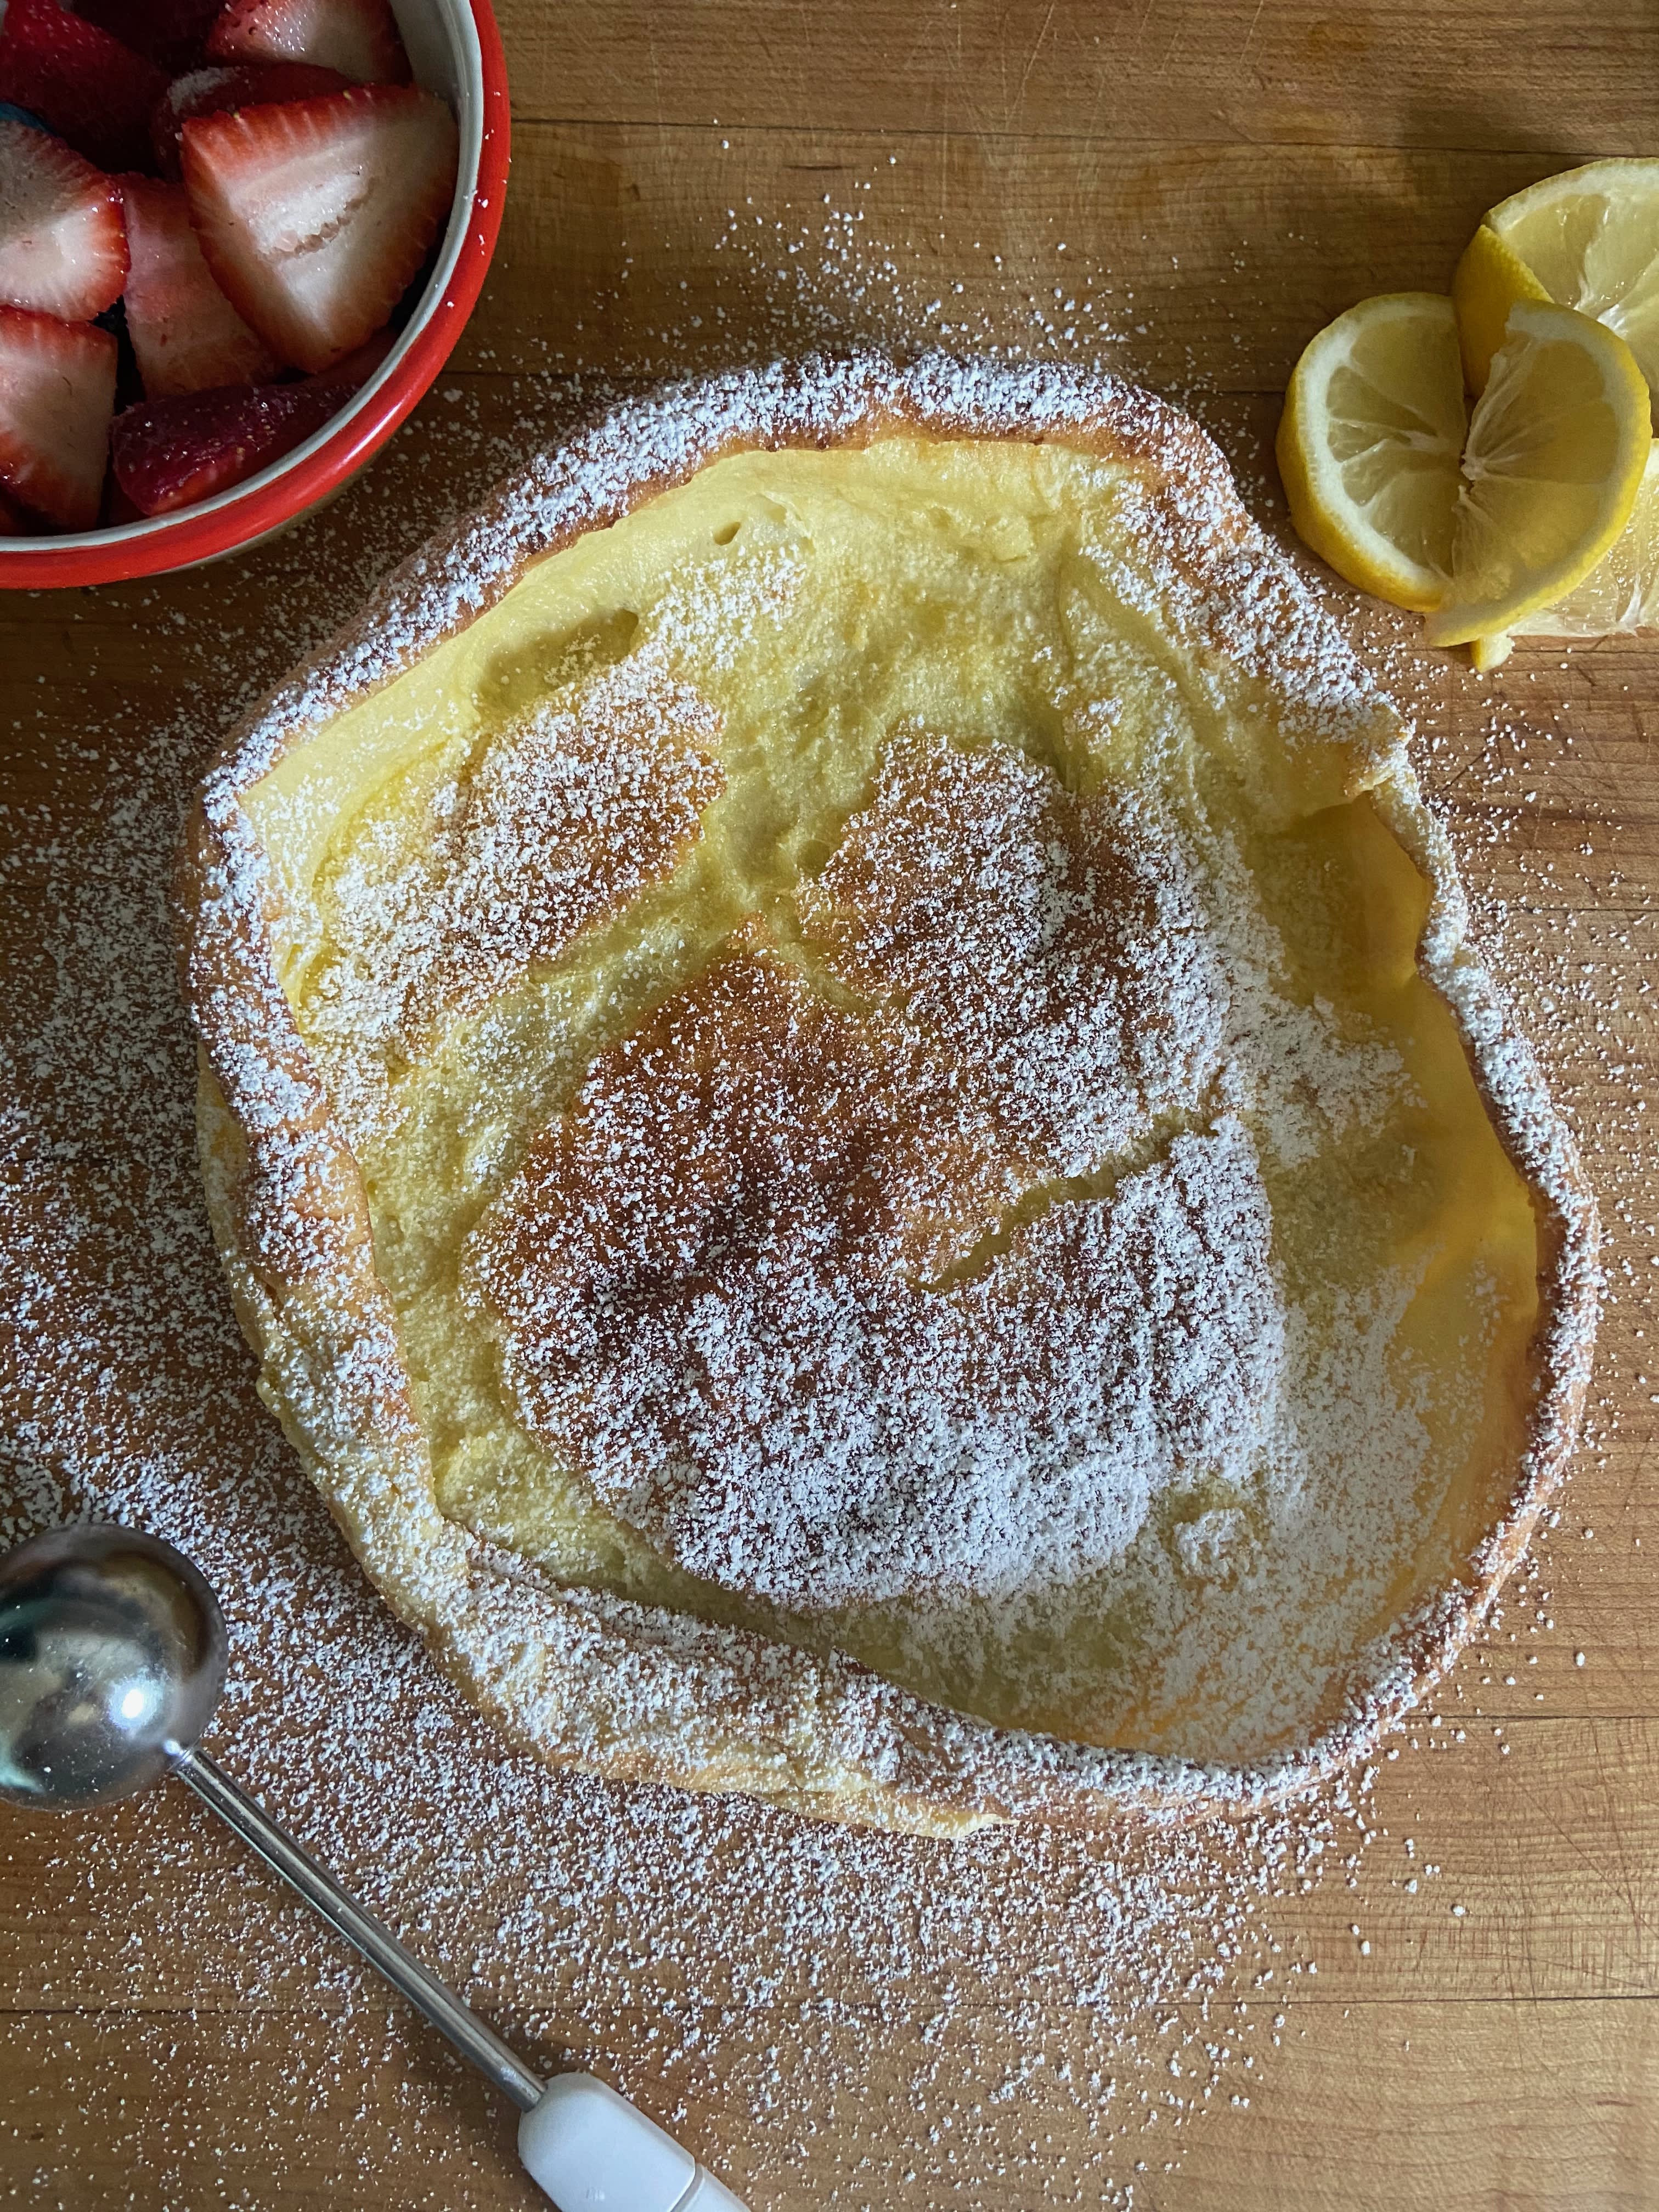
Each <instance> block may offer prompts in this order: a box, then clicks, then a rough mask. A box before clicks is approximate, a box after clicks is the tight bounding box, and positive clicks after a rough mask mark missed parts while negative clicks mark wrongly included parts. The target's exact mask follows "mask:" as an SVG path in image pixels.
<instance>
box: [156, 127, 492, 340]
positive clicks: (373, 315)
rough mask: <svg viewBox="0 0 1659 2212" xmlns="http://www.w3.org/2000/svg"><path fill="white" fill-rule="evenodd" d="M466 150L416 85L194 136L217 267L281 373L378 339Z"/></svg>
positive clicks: (196, 205) (196, 170)
mask: <svg viewBox="0 0 1659 2212" xmlns="http://www.w3.org/2000/svg"><path fill="white" fill-rule="evenodd" d="M458 147H459V142H458V138H457V134H456V130H455V118H454V117H453V115H451V113H450V112H449V110H448V109H447V107H446V106H444V104H443V102H442V100H435V99H434V98H433V97H432V95H431V94H430V93H426V92H419V91H416V88H414V87H413V86H412V85H390V84H380V85H363V86H360V87H358V88H356V89H354V90H352V91H350V92H337V93H335V94H332V95H331V97H330V98H328V99H326V100H300V101H297V102H295V103H294V104H293V105H291V106H283V107H245V108H243V109H242V110H241V111H240V113H238V114H235V115H206V116H196V117H194V118H191V121H190V122H188V123H186V124H185V127H184V137H183V159H184V169H185V190H186V191H188V192H189V194H190V212H191V221H192V222H194V223H195V225H196V230H197V236H198V237H199V238H200V240H201V241H202V251H203V252H204V254H206V256H207V261H208V266H209V268H210V269H211V270H212V271H213V273H214V275H215V276H216V277H217V278H218V280H219V283H220V286H221V288H222V290H223V291H224V292H225V293H226V295H228V298H229V300H230V301H231V303H232V305H233V306H234V307H235V308H236V310H237V312H238V313H240V315H241V316H242V317H243V318H244V319H245V320H246V321H247V322H250V323H252V325H253V327H254V329H255V330H256V331H258V333H259V335H260V337H263V338H264V341H265V343H267V344H268V345H269V346H270V349H271V351H272V352H273V353H274V354H275V355H276V357H277V358H278V360H279V361H285V362H292V363H293V364H294V366H295V368H308V369H323V368H328V367H329V366H330V364H331V362H337V361H338V360H339V359H340V357H341V356H342V355H343V354H347V353H349V352H350V350H351V349H352V348H353V347H354V346H357V345H361V344H362V342H363V341H364V339H365V338H367V337H369V336H370V335H371V333H372V332H374V331H377V330H379V329H380V326H381V325H382V324H383V323H384V322H385V321H386V318H387V317H388V316H389V315H390V314H391V313H392V309H393V307H396V306H397V304H398V300H399V298H400V297H401V296H402V295H403V293H404V289H405V288H406V287H407V285H408V283H409V281H410V277H412V276H414V274H415V272H416V270H417V269H418V268H419V267H420V265H421V263H422V260H423V259H424V258H425V257H426V253H427V250H428V247H429V246H431V244H432V241H433V240H434V239H435V238H436V236H437V235H438V233H439V230H440V229H441V227H442V224H443V221H444V217H445V216H446V215H447V213H448V211H449V204H450V201H451V199H452V198H453V195H454V190H455V168H456V162H457V159H458Z"/></svg>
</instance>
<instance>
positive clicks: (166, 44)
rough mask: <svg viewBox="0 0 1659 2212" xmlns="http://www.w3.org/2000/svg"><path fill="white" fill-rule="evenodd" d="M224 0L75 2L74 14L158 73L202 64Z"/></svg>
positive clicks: (102, 0) (95, 0)
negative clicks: (152, 66)
mask: <svg viewBox="0 0 1659 2212" xmlns="http://www.w3.org/2000/svg"><path fill="white" fill-rule="evenodd" d="M220 5H221V0H75V12H76V15H84V16H85V17H86V19H87V21H88V22H89V23H96V24H97V25H98V27H100V30H105V31H107V32H108V33H110V35H111V36H112V38H117V39H119V40H120V41H121V43H122V45H123V46H131V48H132V51H133V52H134V53H136V54H143V56H144V57H145V58H146V59H147V60H149V61H152V62H154V63H155V64H156V66H157V68H158V69H164V70H187V69H190V68H191V67H193V65H194V64H196V63H197V62H199V61H200V60H201V58H202V56H203V54H204V52H205V51H206V46H207V35H208V33H209V32H210V30H211V29H212V28H213V25H214V21H215V19H216V16H217V15H218V14H219V12H220Z"/></svg>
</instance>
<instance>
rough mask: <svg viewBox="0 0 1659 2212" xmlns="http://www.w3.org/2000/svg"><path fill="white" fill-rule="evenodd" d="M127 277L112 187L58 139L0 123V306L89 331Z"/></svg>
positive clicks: (124, 245) (118, 200)
mask: <svg viewBox="0 0 1659 2212" xmlns="http://www.w3.org/2000/svg"><path fill="white" fill-rule="evenodd" d="M126 276H127V234H126V226H125V223H124V222H123V221H122V219H121V195H120V192H119V191H118V189H117V188H116V186H115V185H113V184H112V182H111V181H110V179H108V178H107V177H106V176H105V175H104V174H103V173H102V172H101V171H100V170H98V169H94V167H93V166H92V164H91V162H90V161H82V158H81V156H80V155H78V154H77V153H76V151H75V150H74V149H73V148H72V147H69V146H65V145H64V143H63V141H62V140H61V139H59V138H50V137H47V136H46V133H45V132H44V131H36V130H33V129H32V128H31V127H30V126H29V125H27V123H7V122H0V302H3V303H4V304H5V305H6V306H9V307H32V308H33V310H34V311H35V313H37V314H41V315H57V316H58V317H59V318H60V319H62V320H63V321H64V322H66V323H89V322H90V321H91V320H92V319H93V317H94V315H101V314H102V313H103V312H104V310H105V308H106V307H112V306H113V305H114V303H115V301H117V300H118V299H119V298H120V296H121V287H122V285H123V284H125V282H126Z"/></svg>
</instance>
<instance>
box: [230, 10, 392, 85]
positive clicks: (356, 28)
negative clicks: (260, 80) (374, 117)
mask: <svg viewBox="0 0 1659 2212" xmlns="http://www.w3.org/2000/svg"><path fill="white" fill-rule="evenodd" d="M207 50H208V52H209V53H210V55H211V56H212V58H213V59H214V60H215V61H224V62H228V61H247V62H316V63H318V64H319V65H320V66H321V67H322V68H324V69H337V70H340V71H341V72H342V74H343V75H344V76H349V77H350V78H352V79H353V80H354V81H355V82H356V83H358V84H407V83H408V82H409V76H410V70H409V56H408V55H407V54H406V53H405V52H404V42H403V40H401V39H400V38H399V37H398V25H397V22H396V20H395V19H394V17H393V15H392V10H391V9H390V7H389V6H388V5H387V4H386V0H230V5H229V7H228V8H227V9H225V12H224V14H223V15H221V16H220V18H219V20H218V21H217V22H216V24H215V25H214V27H213V29H212V31H211V32H210V33H209V36H208V42H207Z"/></svg>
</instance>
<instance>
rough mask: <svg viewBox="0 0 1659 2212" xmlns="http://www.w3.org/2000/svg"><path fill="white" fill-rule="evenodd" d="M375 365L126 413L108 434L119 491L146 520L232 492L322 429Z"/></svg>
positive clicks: (195, 395)
mask: <svg viewBox="0 0 1659 2212" xmlns="http://www.w3.org/2000/svg"><path fill="white" fill-rule="evenodd" d="M374 366H375V364H374V362H369V363H368V366H367V367H361V368H360V365H358V364H356V363H354V365H353V369H354V373H353V374H351V375H349V376H347V375H342V374H340V373H339V371H338V370H336V371H334V372H332V373H331V374H329V375H326V376H313V377H308V378H307V380H306V381H305V382H304V383H303V384H259V385H253V386H247V385H232V386H228V387H225V388H223V389H222V390H220V391H217V392H191V393H190V394H189V395H188V396H186V397H185V398H180V399H147V400H145V401H144V402H143V404H142V405H140V406H137V407H129V408H128V409H127V410H126V411H125V414H121V415H118V416H116V418H115V428H114V429H113V431H112V433H111V435H110V455H111V459H112V460H113V462H114V464H115V481H116V484H117V486H118V489H120V491H121V492H122V493H123V494H124V495H125V497H126V498H128V499H129V500H131V502H132V504H133V505H134V506H135V507H137V509H138V510H139V512H140V513H143V514H170V513H172V512H173V508H174V507H189V506H190V505H191V503H192V502H193V501H196V500H198V499H211V498H212V496H213V495H214V494H215V493H216V492H221V491H228V490H229V489H230V487H231V486H232V485H233V484H239V483H243V482H245V481H246V478H247V477H251V476H252V475H254V474H255V473H256V472H257V471H258V470H260V469H263V468H264V467H265V466H266V465H268V464H269V463H270V462H271V461H275V460H278V459H281V457H282V456H283V454H284V453H292V451H293V450H294V448H295V446H297V445H300V444H301V443H303V441H305V440H306V439H307V438H308V437H310V435H312V433H313V430H320V429H321V428H322V427H323V425H324V423H325V422H327V420H328V418H329V416H331V415H335V414H337V413H338V412H339V410H340V409H341V408H342V407H343V406H344V404H345V403H346V401H347V400H348V399H349V398H350V397H351V395H352V393H353V392H355V391H356V389H357V387H358V386H359V385H361V384H362V382H363V381H364V380H365V379H366V378H367V377H368V374H369V373H370V371H371V370H372V368H374Z"/></svg>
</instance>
